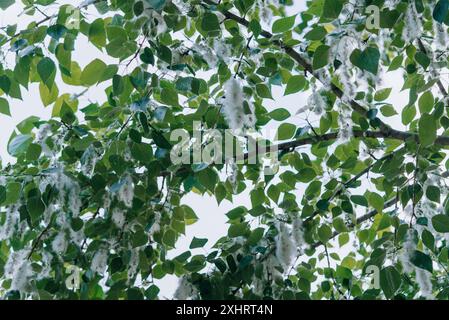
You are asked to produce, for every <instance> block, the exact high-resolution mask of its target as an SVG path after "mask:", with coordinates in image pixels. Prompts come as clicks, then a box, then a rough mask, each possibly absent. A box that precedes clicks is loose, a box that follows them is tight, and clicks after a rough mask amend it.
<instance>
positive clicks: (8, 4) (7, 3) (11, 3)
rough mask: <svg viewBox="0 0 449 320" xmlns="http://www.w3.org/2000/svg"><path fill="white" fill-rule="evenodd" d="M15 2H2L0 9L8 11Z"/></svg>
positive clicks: (11, 0) (2, 0)
mask: <svg viewBox="0 0 449 320" xmlns="http://www.w3.org/2000/svg"><path fill="white" fill-rule="evenodd" d="M14 2H15V1H14V0H0V9H2V10H6V9H8V8H9V7H10V6H12V5H13V4H14Z"/></svg>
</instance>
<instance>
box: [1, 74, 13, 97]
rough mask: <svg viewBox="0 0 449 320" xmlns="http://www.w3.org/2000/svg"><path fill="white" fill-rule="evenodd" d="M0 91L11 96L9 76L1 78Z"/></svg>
mask: <svg viewBox="0 0 449 320" xmlns="http://www.w3.org/2000/svg"><path fill="white" fill-rule="evenodd" d="M0 89H2V90H3V92H4V93H6V94H9V91H10V90H11V80H10V79H9V77H8V76H7V75H1V76H0Z"/></svg>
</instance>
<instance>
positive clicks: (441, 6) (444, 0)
mask: <svg viewBox="0 0 449 320" xmlns="http://www.w3.org/2000/svg"><path fill="white" fill-rule="evenodd" d="M448 10H449V1H448V0H440V1H438V2H437V4H436V5H435V8H434V9H433V14H432V16H433V19H435V21H438V22H439V23H443V21H444V20H446V17H447V13H448Z"/></svg>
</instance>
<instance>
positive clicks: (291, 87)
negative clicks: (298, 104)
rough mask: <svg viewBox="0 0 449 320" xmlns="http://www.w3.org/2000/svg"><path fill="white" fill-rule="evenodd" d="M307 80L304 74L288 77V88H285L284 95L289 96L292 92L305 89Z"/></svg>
mask: <svg viewBox="0 0 449 320" xmlns="http://www.w3.org/2000/svg"><path fill="white" fill-rule="evenodd" d="M306 83H307V80H306V78H305V77H304V76H301V75H294V76H291V77H290V79H288V82H287V88H285V92H284V96H287V95H289V94H292V93H296V92H298V91H301V90H302V89H304V87H305V85H306Z"/></svg>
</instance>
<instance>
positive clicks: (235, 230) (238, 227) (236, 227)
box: [228, 223, 248, 238]
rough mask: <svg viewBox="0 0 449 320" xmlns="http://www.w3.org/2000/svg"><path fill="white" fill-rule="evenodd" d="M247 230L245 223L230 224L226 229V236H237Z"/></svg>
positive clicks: (242, 234)
mask: <svg viewBox="0 0 449 320" xmlns="http://www.w3.org/2000/svg"><path fill="white" fill-rule="evenodd" d="M247 231H248V226H247V224H246V223H238V224H232V225H231V226H229V229H228V236H229V237H231V238H237V237H241V236H244V235H245V234H246V232H247Z"/></svg>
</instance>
